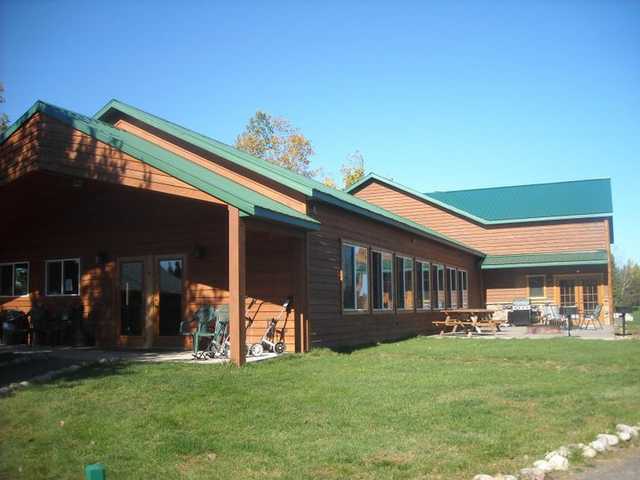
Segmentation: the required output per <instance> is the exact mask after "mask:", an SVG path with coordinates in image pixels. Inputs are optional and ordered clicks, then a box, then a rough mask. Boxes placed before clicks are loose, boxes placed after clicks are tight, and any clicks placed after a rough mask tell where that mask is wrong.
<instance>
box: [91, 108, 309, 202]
mask: <svg viewBox="0 0 640 480" xmlns="http://www.w3.org/2000/svg"><path fill="white" fill-rule="evenodd" d="M112 109H113V110H116V111H120V112H122V113H124V114H126V115H128V116H130V117H133V118H135V119H137V120H140V121H142V122H144V123H146V124H148V125H151V126H152V127H154V128H157V129H158V130H161V131H163V132H166V133H168V134H170V135H172V136H174V137H176V138H179V139H181V140H184V141H186V142H188V143H191V144H192V145H195V146H196V147H198V148H201V149H203V150H205V151H208V152H210V153H213V154H215V155H218V156H220V157H222V158H224V159H226V160H229V161H231V162H234V163H237V164H239V165H240V166H242V167H244V168H247V169H248V170H252V171H255V172H257V173H259V174H260V175H263V176H265V177H266V178H269V179H270V180H273V181H275V182H277V183H279V184H281V185H284V186H286V187H288V188H291V189H292V190H294V191H296V192H300V193H303V194H304V195H307V196H310V195H311V191H312V188H313V186H312V185H310V184H309V182H311V180H309V181H305V180H308V179H304V177H302V176H301V175H298V174H295V173H293V172H290V171H289V170H287V169H285V168H282V167H279V166H277V165H273V164H271V163H269V162H266V161H264V160H261V159H256V158H254V157H253V156H252V155H250V154H248V153H246V152H243V151H241V150H238V149H236V148H234V147H232V146H230V145H226V144H224V143H222V142H219V141H217V140H214V139H213V138H210V137H207V136H205V135H202V134H200V133H197V132H194V131H193V130H190V129H188V128H185V127H183V126H181V125H178V124H176V123H173V122H171V121H169V120H165V119H164V118H160V117H158V116H156V115H153V114H151V113H148V112H145V111H144V110H140V109H139V108H136V107H133V106H131V105H128V104H126V103H124V102H121V101H119V100H116V99H112V100H110V101H109V102H108V103H107V104H106V105H105V106H104V107H102V108H101V109H100V110H98V112H96V114H95V115H94V116H93V117H94V118H96V119H102V118H103V117H104V116H105V115H106V114H107V113H108V112H109V111H110V110H112ZM301 177H302V178H301Z"/></svg>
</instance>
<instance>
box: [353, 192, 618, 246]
mask: <svg viewBox="0 0 640 480" xmlns="http://www.w3.org/2000/svg"><path fill="white" fill-rule="evenodd" d="M356 196H358V197H359V198H362V199H364V200H367V201H369V202H371V203H375V204H376V205H379V206H381V207H383V208H386V209H387V210H390V211H392V212H394V213H396V214H398V215H402V216H404V217H406V218H409V219H411V220H413V221H415V222H417V223H420V224H421V225H425V226H427V227H429V228H432V229H434V230H436V231H437V232H440V233H443V234H445V235H448V236H450V237H452V238H454V239H456V240H459V241H461V242H464V243H466V244H467V245H469V246H472V247H475V248H477V249H479V250H480V251H483V252H485V253H487V254H491V255H508V254H513V253H544V252H568V251H589V250H605V249H607V248H608V234H609V230H608V225H607V223H606V220H605V219H585V220H564V221H556V222H536V223H518V224H509V225H496V226H483V225H480V224H478V223H475V222H473V221H471V220H469V219H466V218H464V217H461V216H459V215H456V214H454V213H452V212H449V211H447V210H445V209H443V208H442V207H439V206H436V205H434V204H430V203H428V202H425V201H424V200H421V199H418V198H416V197H414V196H412V195H410V194H407V193H404V192H401V191H399V190H396V189H394V188H392V187H390V186H387V185H382V184H380V183H378V182H375V181H374V182H370V183H369V184H367V185H366V186H365V187H363V188H362V189H361V190H359V191H357V192H356Z"/></svg>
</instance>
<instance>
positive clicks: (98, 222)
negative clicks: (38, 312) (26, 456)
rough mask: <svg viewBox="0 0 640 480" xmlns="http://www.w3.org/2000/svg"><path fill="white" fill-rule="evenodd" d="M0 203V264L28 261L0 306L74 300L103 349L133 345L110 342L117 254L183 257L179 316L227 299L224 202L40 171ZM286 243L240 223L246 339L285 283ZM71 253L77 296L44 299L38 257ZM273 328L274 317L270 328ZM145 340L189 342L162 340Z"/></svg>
mask: <svg viewBox="0 0 640 480" xmlns="http://www.w3.org/2000/svg"><path fill="white" fill-rule="evenodd" d="M0 205H1V207H0V216H1V218H3V222H4V225H3V230H4V231H5V232H11V235H5V236H4V237H3V242H2V249H1V253H0V262H9V261H10V262H13V261H25V260H26V261H29V262H30V291H31V294H30V295H29V296H25V297H17V298H6V297H4V298H0V309H9V308H18V309H22V310H25V311H26V310H29V308H30V307H31V304H32V302H33V301H34V300H36V299H40V300H42V301H43V302H44V303H45V304H46V305H47V306H48V307H49V308H50V309H52V310H59V309H62V308H63V307H64V306H66V305H69V304H72V303H82V304H83V307H84V314H85V318H86V320H87V321H88V320H93V321H95V322H96V323H97V331H98V336H99V341H100V342H101V343H102V344H103V345H115V344H122V345H124V344H130V345H132V346H141V345H140V344H139V343H136V342H129V343H127V342H126V340H127V339H124V338H120V339H119V338H118V334H117V333H118V328H119V327H118V312H117V309H116V308H115V305H116V299H115V295H116V293H117V292H115V288H116V287H115V280H116V276H117V273H116V272H117V263H116V260H117V259H118V258H119V257H136V256H147V257H149V258H150V259H151V264H152V265H154V264H155V260H154V259H155V258H156V257H157V256H159V255H174V254H183V255H184V260H185V280H186V281H185V293H184V294H185V297H184V299H185V312H184V315H185V318H190V317H191V315H192V313H193V312H194V311H195V310H196V309H197V308H198V306H200V305H201V304H203V303H213V304H216V305H217V304H223V303H226V302H227V301H228V292H227V268H228V261H227V231H226V229H227V213H226V208H224V207H223V206H218V205H212V204H210V203H206V202H200V201H194V200H188V199H184V198H180V197H176V196H169V195H165V194H159V193H155V192H148V191H143V190H140V189H133V188H126V187H120V186H115V185H109V184H106V183H103V182H93V181H85V182H84V183H83V184H82V185H81V186H75V187H74V180H73V179H72V178H69V177H62V176H51V175H46V174H42V173H35V174H34V173H32V174H30V175H27V176H24V177H23V178H21V179H19V180H17V181H15V182H12V183H10V184H8V185H5V186H3V187H0ZM17 205H19V215H18V214H16V212H15V209H16V206H17ZM292 242H294V240H293V239H290V238H288V237H279V236H278V235H275V236H274V235H273V234H268V233H264V232H262V231H260V232H254V231H253V230H251V228H249V229H248V234H247V296H248V297H250V298H248V299H247V304H248V305H251V306H250V308H248V309H247V315H248V316H249V317H250V318H252V319H253V320H254V323H253V327H252V328H251V329H250V330H249V332H248V334H247V337H248V341H257V340H258V339H259V338H260V336H261V335H262V333H263V331H264V329H265V328H266V323H267V321H268V320H269V319H270V318H271V317H272V316H274V315H275V313H277V312H278V311H279V309H280V307H279V304H281V303H282V301H283V298H284V297H286V295H289V294H290V292H291V291H292V290H293V288H294V285H293V274H292V273H291V257H290V255H289V252H290V249H291V243H292ZM196 246H202V247H204V249H205V255H204V257H202V258H197V257H196V256H194V251H195V247H196ZM99 252H106V253H107V255H108V261H107V262H106V263H105V264H98V263H96V255H97V254H98V253H99ZM77 257H80V259H81V270H82V274H81V295H80V296H79V297H46V296H44V295H43V291H44V268H45V267H44V261H45V260H46V259H54V258H77ZM254 298H255V299H256V302H254V303H252V300H253V299H254ZM292 315H293V314H292ZM292 315H290V317H289V320H288V323H287V324H286V332H285V340H286V342H287V346H288V348H289V349H290V350H293V349H294V346H295V332H294V323H293V316H292ZM282 327H283V323H280V324H279V325H278V328H282ZM123 342H124V343H123ZM154 344H155V345H157V346H177V345H180V344H182V345H186V344H188V342H187V343H186V344H185V343H184V342H183V339H182V338H173V337H161V338H156V339H155V341H154Z"/></svg>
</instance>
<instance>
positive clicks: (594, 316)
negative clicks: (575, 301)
mask: <svg viewBox="0 0 640 480" xmlns="http://www.w3.org/2000/svg"><path fill="white" fill-rule="evenodd" d="M600 313H602V305H601V304H599V303H598V304H597V305H596V306H595V308H594V309H593V311H592V312H591V313H589V314H587V315H585V316H584V321H583V322H582V325H581V327H582V328H584V329H588V328H589V325H590V324H591V325H593V328H594V330H595V329H602V323H600Z"/></svg>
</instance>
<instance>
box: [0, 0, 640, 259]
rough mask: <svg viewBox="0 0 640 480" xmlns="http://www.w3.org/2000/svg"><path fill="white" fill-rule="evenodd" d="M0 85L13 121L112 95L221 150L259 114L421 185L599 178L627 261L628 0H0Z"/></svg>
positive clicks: (633, 115) (632, 136)
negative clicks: (34, 110)
mask: <svg viewBox="0 0 640 480" xmlns="http://www.w3.org/2000/svg"><path fill="white" fill-rule="evenodd" d="M176 5H179V7H176ZM0 81H2V82H4V84H5V88H6V92H5V96H6V99H7V102H6V103H5V104H4V105H2V106H1V107H0V111H5V112H6V113H7V114H9V116H10V117H11V119H15V118H17V117H18V116H19V115H20V114H22V113H23V112H24V111H25V110H26V109H27V108H28V107H29V106H30V105H31V104H32V103H33V102H34V101H35V100H36V99H42V100H46V101H49V102H52V103H55V104H58V105H60V106H63V107H66V108H69V109H72V110H75V111H78V112H81V113H86V114H92V113H94V112H95V111H96V110H98V109H99V108H100V107H101V106H102V105H103V104H104V103H106V101H107V100H109V99H110V98H112V97H115V98H118V99H121V100H123V101H126V102H128V103H131V104H133V105H136V106H138V107H140V108H142V109H145V110H148V111H151V112H153V113H156V114H158V115H160V116H163V117H166V118H168V119H171V120H173V121H175V122H177V123H180V124H183V125H185V126H188V127H190V128H192V129H194V130H198V131H201V132H203V133H206V134H208V135H210V136H212V137H214V138H217V139H219V140H222V141H225V142H228V143H233V141H234V139H235V136H236V135H237V134H238V133H240V132H241V131H242V129H243V127H244V125H245V124H246V121H247V119H248V118H249V117H250V116H251V115H252V114H253V113H254V112H255V111H256V110H257V109H262V110H265V111H267V112H269V113H271V114H273V115H278V116H283V117H286V118H288V119H289V120H290V121H291V122H292V123H293V124H294V125H295V126H297V127H299V128H300V129H301V131H302V132H303V133H304V134H305V135H306V136H307V137H309V138H310V139H311V141H312V143H313V146H314V148H315V150H316V155H315V157H314V163H315V165H316V166H318V167H322V168H323V169H324V170H325V171H326V172H328V173H331V174H334V175H336V176H337V175H338V173H339V168H340V165H341V163H342V162H343V161H344V160H345V157H346V156H347V155H348V154H349V153H350V152H352V151H354V150H356V149H357V150H360V151H361V152H362V153H363V154H364V156H365V159H366V166H367V170H372V171H375V172H376V173H379V174H381V175H384V176H387V177H392V178H393V179H394V180H396V181H398V182H400V183H403V184H405V185H407V186H410V187H412V188H415V189H417V190H421V191H431V190H447V189H459V188H473V187H484V186H497V185H509V184H521V183H534V182H546V181H559V180H570V179H579V178H600V177H611V179H612V182H613V195H614V198H613V201H614V210H615V217H614V218H615V220H614V225H615V235H616V245H615V247H614V252H615V253H616V254H617V255H618V256H620V257H623V258H627V257H632V258H635V259H637V260H640V242H638V239H639V238H640V221H639V218H638V209H639V208H640V181H639V174H638V170H639V168H638V165H639V163H640V162H639V160H640V158H639V155H640V153H639V152H640V2H625V1H616V2H611V1H601V2H595V1H585V0H583V1H576V2H571V1H536V2H529V3H526V2H515V1H514V2H501V1H487V2H480V1H477V2H448V1H442V2H401V1H395V2H388V1H387V2H380V3H376V2H364V1H362V2H356V1H354V2H275V1H272V2H258V1H256V2H241V1H235V2H226V3H222V2H191V1H183V2H179V3H176V2H166V3H162V2H150V1H136V2H118V1H110V2H90V3H86V2H77V3H74V2H65V1H17V0H15V1H10V0H0Z"/></svg>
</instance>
